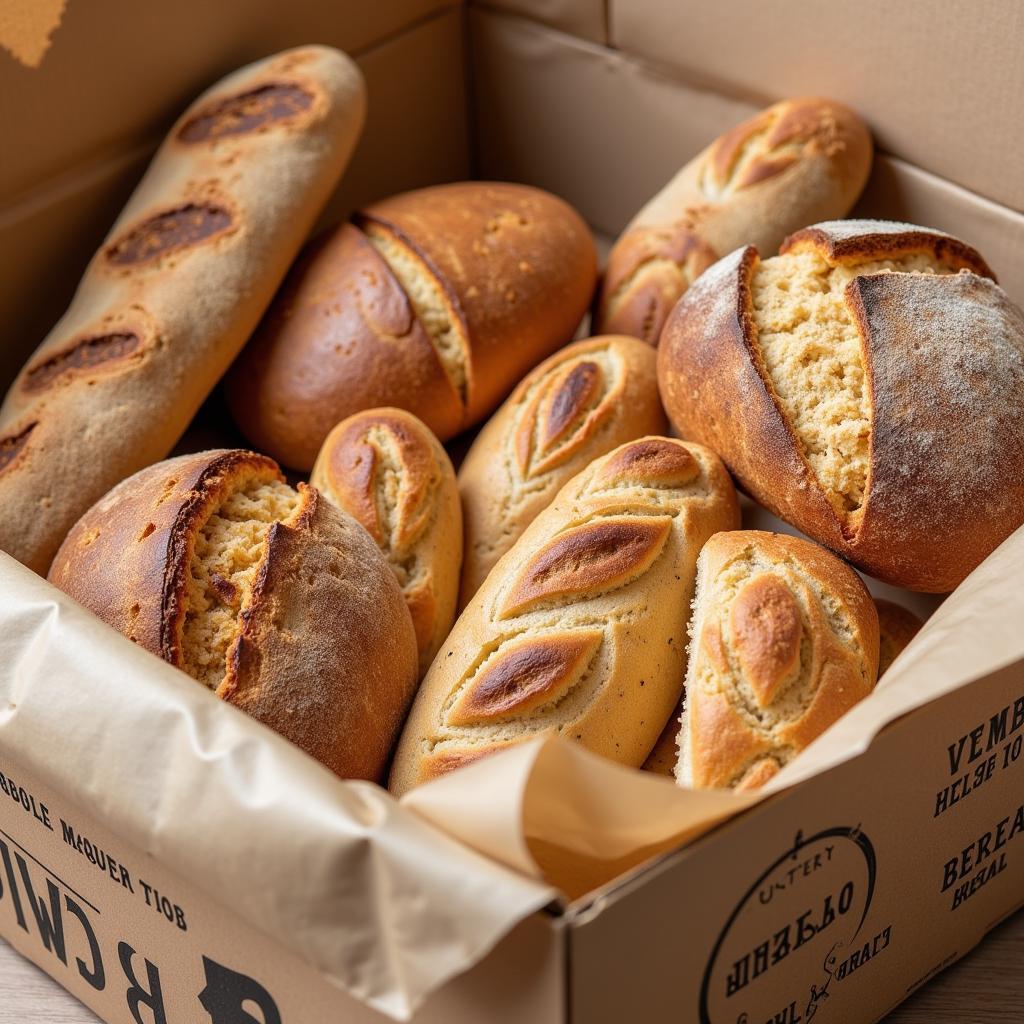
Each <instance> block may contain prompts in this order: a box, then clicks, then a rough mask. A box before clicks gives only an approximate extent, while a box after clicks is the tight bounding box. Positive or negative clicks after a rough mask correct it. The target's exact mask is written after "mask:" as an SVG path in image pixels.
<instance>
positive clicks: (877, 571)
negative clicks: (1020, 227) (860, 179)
mask: <svg viewBox="0 0 1024 1024" xmlns="http://www.w3.org/2000/svg"><path fill="white" fill-rule="evenodd" d="M990 278H991V271H990V270H989V269H988V266H987V265H986V264H985V261H984V260H983V259H982V258H981V256H979V255H978V253H976V252H975V251H974V250H973V249H971V248H970V247H969V246H967V245H965V244H964V243H962V242H960V241H958V240H957V239H955V238H952V237H950V236H949V235H945V234H942V233H941V232H938V231H930V230H927V229H925V228H918V227H914V226H913V225H909V224H895V223H889V222H882V221H856V220H854V221H837V222H834V223H828V224H819V225H816V226H814V227H811V228H807V229H805V230H803V231H799V232H797V233H796V234H795V235H793V236H791V237H790V238H789V239H787V241H786V243H785V245H784V246H783V248H782V253H781V255H779V256H777V257H773V258H771V259H766V260H764V261H761V260H760V258H759V257H758V254H757V251H756V250H755V249H754V248H753V247H750V246H748V247H747V248H745V249H740V250H738V251H736V252H734V253H733V254H732V255H730V256H727V257H726V258H725V259H723V260H721V261H720V262H719V263H718V264H716V265H715V266H714V267H713V268H712V269H711V270H709V271H708V272H707V273H706V274H704V276H703V277H702V278H701V279H700V280H699V281H698V282H697V283H696V284H695V285H694V286H693V287H692V288H691V289H690V290H689V291H688V292H687V294H686V295H685V296H684V297H683V299H682V301H681V302H680V303H679V305H678V306H677V307H676V309H675V311H674V312H673V314H672V316H671V317H670V319H669V322H668V323H667V324H666V326H665V330H664V332H663V333H662V343H661V346H660V348H659V349H658V383H659V386H660V388H661V396H662V400H663V401H664V404H665V408H666V410H667V411H668V414H669V418H670V419H671V421H672V423H673V424H674V426H675V427H676V429H677V430H678V431H679V433H680V435H681V436H683V437H687V438H690V439H691V440H694V441H700V442H701V443H702V444H707V445H709V446H710V447H712V448H713V449H714V450H715V451H717V452H718V453H719V454H720V455H721V456H722V458H723V459H724V461H725V463H726V465H727V466H728V467H729V469H730V471H731V472H732V473H733V475H734V476H735V477H736V480H737V482H738V483H739V484H740V486H742V487H743V488H744V489H745V490H746V491H747V492H748V493H749V494H750V495H751V496H752V497H754V498H755V499H756V500H757V501H759V502H760V503H761V504H762V505H764V506H765V507H766V508H768V509H769V510H770V511H772V512H773V513H775V515H777V516H779V517H780V518H782V519H785V520H786V521H788V522H790V523H792V524H793V525H794V526H795V527H797V528H798V529H799V530H801V531H802V532H803V533H806V534H808V535H809V536H811V537H813V538H814V539H815V540H818V541H820V542H821V543H823V544H825V545H827V546H828V547H830V548H832V549H833V550H834V551H836V552H838V553H839V554H841V555H842V556H843V557H844V558H847V559H848V560H849V561H851V562H853V563H854V564H855V565H856V566H858V567H859V568H861V569H863V570H864V571H865V572H868V573H870V574H871V575H873V576H877V577H878V578H880V579H883V580H885V581H886V582H888V583H892V584H894V585H896V586H901V587H907V588H909V589H912V590H923V591H932V592H945V591H949V590H952V589H953V588H954V587H955V586H957V584H959V583H960V582H961V580H963V579H964V577H965V576H966V575H967V574H968V573H969V572H970V571H971V570H972V569H974V568H975V567H976V566H977V565H978V564H979V563H980V562H981V561H982V559H984V558H985V557H986V556H987V555H988V554H989V553H990V552H991V551H992V550H993V549H994V548H995V547H996V546H997V545H998V544H999V543H1000V542H1001V541H1002V540H1003V539H1004V538H1005V537H1007V536H1008V535H1009V534H1010V533H1011V532H1012V531H1013V530H1014V529H1016V528H1017V527H1018V526H1020V524H1021V522H1022V521H1024V402H1022V401H1021V395H1024V314H1022V313H1021V311H1020V310H1019V309H1018V308H1016V307H1015V306H1014V305H1013V304H1012V303H1011V302H1010V300H1009V299H1008V298H1007V296H1006V294H1005V293H1004V292H1003V290H1002V289H1001V288H999V286H998V285H997V284H996V283H995V281H994V280H991V279H990Z"/></svg>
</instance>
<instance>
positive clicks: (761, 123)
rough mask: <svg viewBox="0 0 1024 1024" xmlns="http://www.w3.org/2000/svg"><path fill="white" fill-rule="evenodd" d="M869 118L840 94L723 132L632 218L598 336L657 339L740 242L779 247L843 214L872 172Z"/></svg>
mask: <svg viewBox="0 0 1024 1024" xmlns="http://www.w3.org/2000/svg"><path fill="white" fill-rule="evenodd" d="M871 149H872V147H871V136H870V135H869V134H868V130H867V127H866V126H865V124H864V122H863V121H861V119H860V118H859V117H858V116H857V115H856V114H855V113H854V112H853V111H852V110H850V109H848V108H847V107H844V106H843V105H842V104H841V103H836V102H835V101H834V100H826V99H820V98H817V97H803V98H801V99H791V100H782V102H780V103H776V104H775V105H774V106H771V107H769V108H768V109H767V110H763V111H761V113H760V114H758V115H757V116H756V117H752V118H750V120H748V121H744V122H743V123H742V124H739V125H737V126H736V127H735V128H732V129H730V130H729V131H727V132H726V133H725V134H724V135H722V136H720V137H719V138H717V139H716V140H715V141H714V142H713V143H712V144H711V145H710V146H708V148H707V149H705V150H704V151H703V152H702V153H700V154H698V155H697V156H696V157H694V158H693V160H691V161H690V162H689V163H688V164H687V165H686V166H685V167H684V168H683V169H682V170H681V171H680V172H679V173H678V174H677V175H676V176H675V177H674V178H673V179H672V180H671V181H670V182H669V183H668V184H667V185H666V186H665V187H664V188H663V189H662V190H661V191H660V192H659V193H658V194H657V195H656V196H655V197H654V198H653V199H652V200H651V201H650V202H649V203H647V204H646V205H645V206H644V208H643V209H642V210H641V211H640V212H639V213H638V214H637V215H636V216H635V217H634V218H633V220H632V221H631V223H630V224H629V226H628V227H627V228H626V230H625V231H624V232H623V234H622V235H621V236H620V238H619V240H618V241H617V242H616V243H615V247H614V248H613V249H612V251H611V254H610V255H609V257H608V268H607V270H606V271H605V275H604V282H603V284H602V288H601V296H600V301H599V302H598V304H597V312H596V316H595V322H594V326H593V332H594V333H595V334H631V335H633V336H634V337H637V338H642V339H643V340H644V341H647V342H649V343H650V344H652V345H657V343H658V338H659V336H660V334H661V329H662V327H663V325H664V323H665V321H666V320H667V319H668V315H669V313H670V312H671V311H672V307H673V306H674V305H675V304H676V302H677V301H678V299H679V297H680V296H681V295H682V294H683V293H684V292H685V291H686V289H687V288H688V287H689V286H690V285H691V284H692V283H693V282H694V281H695V280H696V279H697V277H699V276H700V274H701V273H703V271H705V270H706V269H707V268H708V267H709V266H711V264H712V263H714V262H715V261H716V260H717V259H718V258H719V257H720V256H725V255H726V254H727V253H730V252H732V251H733V249H735V248H736V247H737V246H740V245H753V246H755V247H757V248H758V249H760V250H761V251H762V252H774V251H775V250H776V249H777V248H778V247H779V245H780V243H781V242H782V240H783V239H784V238H785V237H786V235H788V234H789V233H790V232H791V231H796V230H797V229H798V228H802V227H803V226H804V225H805V224H811V223H813V222H814V221H818V220H827V219H829V218H832V217H842V216H843V215H845V214H846V212H847V211H848V210H849V209H850V207H851V206H853V204H854V202H855V201H856V199H857V196H858V195H859V194H860V191H861V189H863V187H864V183H865V182H866V181H867V179H868V172H869V171H870V170H871Z"/></svg>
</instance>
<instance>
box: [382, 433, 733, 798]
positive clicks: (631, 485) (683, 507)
mask: <svg viewBox="0 0 1024 1024" xmlns="http://www.w3.org/2000/svg"><path fill="white" fill-rule="evenodd" d="M738 523H739V503H738V501H737V499H736V492H735V491H734V490H733V486H732V482H731V481H730V480H729V474H728V473H726V472H725V469H724V468H723V466H722V464H721V462H720V461H719V459H718V457H717V456H716V455H715V454H714V453H713V452H711V451H709V450H708V449H707V448H704V447H702V446H700V445H690V444H684V443H683V442H682V441H676V440H673V439H669V438H662V437H646V438H641V439H640V440H637V441H632V442H630V443H628V444H625V445H622V446H620V447H619V448H616V449H615V450H614V451H613V452H611V453H609V454H608V455H605V456H603V457H602V458H600V459H597V460H596V461H595V462H592V463H591V464H590V466H588V467H587V469H585V470H584V471H583V472H582V473H580V474H578V475H577V476H575V477H573V479H572V480H570V481H569V482H568V483H567V484H566V485H565V486H564V487H563V488H562V490H561V491H559V493H558V495H557V497H556V498H555V500H554V501H553V502H552V504H551V505H550V506H549V507H548V508H547V509H546V510H545V511H544V512H542V513H541V514H540V515H539V516H537V518H536V519H534V521H533V522H532V523H531V524H530V525H529V526H528V527H527V529H526V531H525V532H524V533H523V535H522V536H521V537H520V538H519V540H518V541H517V542H516V544H515V546H514V547H513V548H512V549H511V550H510V551H509V552H508V553H507V554H506V555H505V556H504V558H502V559H501V561H500V562H498V564H497V565H496V566H495V567H494V570H493V572H491V574H490V575H489V576H488V577H487V580H486V582H485V583H484V585H483V586H482V587H481V588H480V590H479V591H478V592H477V594H476V596H475V597H474V598H473V600H472V601H471V602H470V604H469V606H468V607H467V608H466V610H465V611H464V612H463V613H462V615H461V616H460V617H459V620H458V622H456V624H455V628H454V629H453V630H452V632H451V635H450V636H449V637H448V639H447V640H446V641H445V643H444V645H443V646H442V648H441V650H440V652H439V653H438V656H437V658H436V659H435V660H434V663H433V665H431V667H430V671H429V672H428V673H427V676H426V678H425V679H424V680H423V683H422V685H421V687H420V690H419V693H418V694H417V697H416V701H415V703H414V705H413V709H412V712H411V714H410V716H409V719H408V721H407V722H406V725H405V728H404V730H403V732H402V738H401V740H400V741H399V745H398V749H397V751H396V753H395V760H394V763H393V766H392V770H391V783H390V786H391V790H392V792H394V793H396V794H401V793H404V792H405V791H406V790H408V789H411V788H412V787H413V786H416V785H418V784H419V783H421V782H425V781H427V780H428V779H432V778H435V777H436V776H438V775H441V774H443V773H444V772H448V771H451V770H452V769H454V768H457V767H459V766H460V765H462V764H467V763H469V762H471V761H475V760H477V759H479V758H481V757H484V756H486V755H487V754H490V753H492V752H494V751H497V750H502V749H504V748H506V747H508V746H510V745H511V744H514V743H519V742H522V741H523V740H527V739H532V738H533V737H535V736H539V735H543V734H546V733H562V734H563V735H565V736H567V737H571V738H573V739H575V740H577V741H578V742H580V743H582V744H583V745H584V746H586V747H588V748H590V749H591V750H593V751H596V752H597V753H599V754H603V755H604V756H606V757H609V758H612V759H613V760H616V761H619V762H621V763H623V764H628V765H633V766H634V767H636V766H639V765H640V764H642V763H643V761H644V758H646V757H647V755H648V753H649V752H650V750H651V747H653V746H654V742H655V740H656V739H657V738H658V734H659V733H660V732H661V730H662V728H663V727H664V725H665V723H666V721H667V720H668V717H669V715H670V714H671V713H672V711H673V709H674V708H675V706H676V704H677V703H678V701H679V694H680V691H681V688H682V680H683V668H684V663H685V657H686V654H685V651H686V640H685V633H686V620H687V618H688V617H689V611H690V599H691V598H692V596H693V584H694V577H695V573H696V561H697V553H698V552H699V550H700V548H701V546H702V545H703V543H704V541H705V540H706V539H707V538H708V537H710V536H711V534H713V533H715V532H716V531H718V530H728V529H733V528H735V527H736V526H737V525H738Z"/></svg>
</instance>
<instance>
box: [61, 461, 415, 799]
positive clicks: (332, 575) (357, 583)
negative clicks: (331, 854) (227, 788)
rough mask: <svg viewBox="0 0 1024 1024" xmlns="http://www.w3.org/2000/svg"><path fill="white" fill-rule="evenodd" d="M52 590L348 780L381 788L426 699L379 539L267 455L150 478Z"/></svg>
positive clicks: (176, 464)
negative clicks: (419, 697)
mask: <svg viewBox="0 0 1024 1024" xmlns="http://www.w3.org/2000/svg"><path fill="white" fill-rule="evenodd" d="M50 582H51V583H53V584H55V585H56V586H58V587H60V589H61V590H63V591H64V592H65V593H67V594H69V595H70V596H71V597H73V598H74V599H75V600H76V601H78V602H79V603H80V604H83V605H85V607H86V608H89V609H90V610H91V611H93V612H95V613H96V614H97V615H98V616H99V617H100V618H101V619H103V621H104V622H106V623H108V624H109V625H111V626H113V627H114V628H115V629H117V630H119V631H120V632H121V633H123V634H124V635H125V636H127V637H128V638H129V639H130V640H133V641H134V642H135V643H137V644H139V646H141V647H144V648H145V649H146V650H148V651H151V652H152V653H153V654H156V655H157V656H158V657H161V658H163V659H164V661H167V662H169V663H170V664H172V665H174V666H175V667H176V668H180V669H182V670H183V671H184V672H187V673H188V674H189V675H190V676H192V677H193V678H194V679H196V680H198V681H199V682H200V683H202V684H203V685H204V686H206V687H208V688H209V689H210V690H212V691H213V692H214V693H216V694H217V696H218V697H220V698H222V699H223V700H226V701H228V702H229V703H231V704H234V705H235V706H236V707H239V708H241V709H242V710H243V711H246V712H248V713H249V714H250V715H252V716H253V717H254V718H256V719H258V720H259V721H261V722H263V723H264V724H265V725H269V726H270V727H271V728H272V729H275V730H276V731H277V732H279V733H280V734H281V735H282V736H284V737H286V738H287V739H289V740H291V741H292V742H293V743H295V744H297V745H298V746H300V747H302V749H303V750H305V751H306V752H307V753H308V754H311V755H312V756H313V757H315V758H316V759H317V760H318V761H320V762H322V763H323V764H325V765H326V766H327V767H328V768H330V769H331V770H332V771H334V772H335V773H337V774H338V775H340V776H342V777H343V778H359V779H371V780H379V779H380V778H381V775H382V773H383V772H384V769H385V767H386V765H387V761H388V757H389V755H390V752H391V748H392V746H393V744H394V740H395V737H396V736H397V735H398V730H399V728H400V726H401V723H402V720H403V718H404V716H405V712H406V710H407V708H408V705H409V702H410V700H411V699H412V695H413V691H414V689H415V686H416V640H415V636H414V634H413V627H412V622H411V621H410V619H409V612H408V610H407V609H406V607H405V602H404V601H403V600H402V594H401V592H400V590H399V588H398V584H397V582H396V581H395V577H394V574H393V573H392V572H391V570H390V569H389V568H388V565H387V563H386V562H385V561H384V558H383V556H382V555H381V553H380V551H379V550H378V549H377V546H376V545H375V544H374V543H373V541H372V540H371V539H370V537H369V536H368V535H367V534H366V531H365V530H363V529H362V527H360V526H359V525H358V524H357V523H355V522H354V521H353V520H352V519H351V518H350V517H349V516H347V515H346V514H345V513H343V512H341V511H339V510H338V509H336V508H334V507H333V506H332V505H330V503H328V502H326V501H324V500H323V498H322V497H321V495H320V493H319V492H318V491H317V490H316V489H315V488H313V487H308V486H306V485H305V484H299V489H298V491H295V490H293V489H292V488H291V487H289V486H288V485H287V484H286V483H285V482H284V478H283V477H282V476H281V473H280V471H279V470H278V468H277V466H276V464H275V463H274V462H273V461H272V460H271V459H268V458H266V456H263V455H256V454H254V453H252V452H245V451H232V450H222V451H209V452H200V453H198V454H196V455H182V456H180V457H179V458H176V459H168V460H167V461H165V462H161V463H158V464H157V465H155V466H150V467H149V468H148V469H144V470H142V471H141V472H139V473H136V474H135V475H134V476H132V477H130V478H129V479H128V480H125V481H124V482H123V483H121V484H119V485H118V486H117V487H115V488H114V489H113V490H112V491H111V492H110V493H109V494H107V495H106V496H105V497H104V498H102V499H101V500H100V501H99V502H97V503H96V505H94V506H93V507H92V508H91V509H90V510H89V511H88V512H87V513H86V514H85V515H84V516H83V517H82V518H81V519H80V520H79V521H78V523H77V524H76V525H75V527H74V529H72V531H71V533H70V534H68V537H67V539H66V540H65V541H64V544H63V545H62V546H61V549H60V551H59V552H58V553H57V557H56V559H55V560H54V563H53V566H52V568H51V570H50Z"/></svg>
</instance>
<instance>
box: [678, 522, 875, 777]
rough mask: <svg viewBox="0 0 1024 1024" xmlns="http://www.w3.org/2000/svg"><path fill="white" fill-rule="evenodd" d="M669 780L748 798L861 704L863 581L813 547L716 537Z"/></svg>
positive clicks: (703, 564)
mask: <svg viewBox="0 0 1024 1024" xmlns="http://www.w3.org/2000/svg"><path fill="white" fill-rule="evenodd" d="M691 636H692V638H693V639H692V642H691V645H690V661H689V665H688V666H687V671H686V698H685V701H684V706H683V713H682V716H681V720H680V730H679V760H678V763H677V765H676V779H677V781H678V782H679V783H680V784H681V785H683V786H690V787H693V788H695V789H704V788H709V787H718V788H724V787H731V788H734V789H738V790H747V789H756V788H758V787H760V786H762V785H764V783H765V782H767V781H768V780H769V779H770V778H772V777H773V776H774V775H776V774H777V773H778V772H779V771H780V769H781V768H782V767H783V766H784V765H786V764H787V763H788V762H789V761H790V760H792V758H793V757H794V756H795V755H796V754H798V753H799V752H800V751H801V750H803V749H804V748H805V747H806V746H808V744H810V743H811V742H812V741H813V740H815V739H816V738H817V737H818V736H820V735H821V733H823V732H824V731H825V730H826V729H827V728H828V727H829V726H830V725H831V724H832V723H833V722H835V721H836V720H837V719H838V718H839V717H840V716H841V715H843V714H845V713H846V712H847V711H848V710H849V709H850V708H851V707H853V705H854V704H856V703H857V702H858V701H860V700H862V699H863V698H864V697H866V696H867V695H868V694H869V693H870V692H871V690H872V689H873V688H874V685H875V681H876V679H877V678H878V615H877V613H876V611H875V606H874V603H873V602H872V600H871V597H870V596H869V594H868V592H867V589H866V588H865V586H864V584H863V583H862V582H861V579H860V577H859V576H858V575H857V574H856V573H855V572H854V571H853V570H852V569H851V568H850V567H849V566H848V565H846V564H845V563H843V562H841V561H840V560H839V559H838V558H836V557H835V556H834V555H831V554H829V552H827V551H825V550H823V549H822V548H819V547H818V546H817V545H816V544H812V543H811V542H810V541H806V540H801V539H799V538H797V537H789V536H785V535H782V534H773V533H764V532H761V531H759V530H737V531H735V532H733V533H720V534H718V535H716V536H714V537H712V538H711V539H710V540H709V541H708V542H707V544H706V545H705V546H704V550H703V551H702V552H701V554H700V560H699V561H698V563H697V596H696V598H695V599H694V602H693V620H692V624H691Z"/></svg>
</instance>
